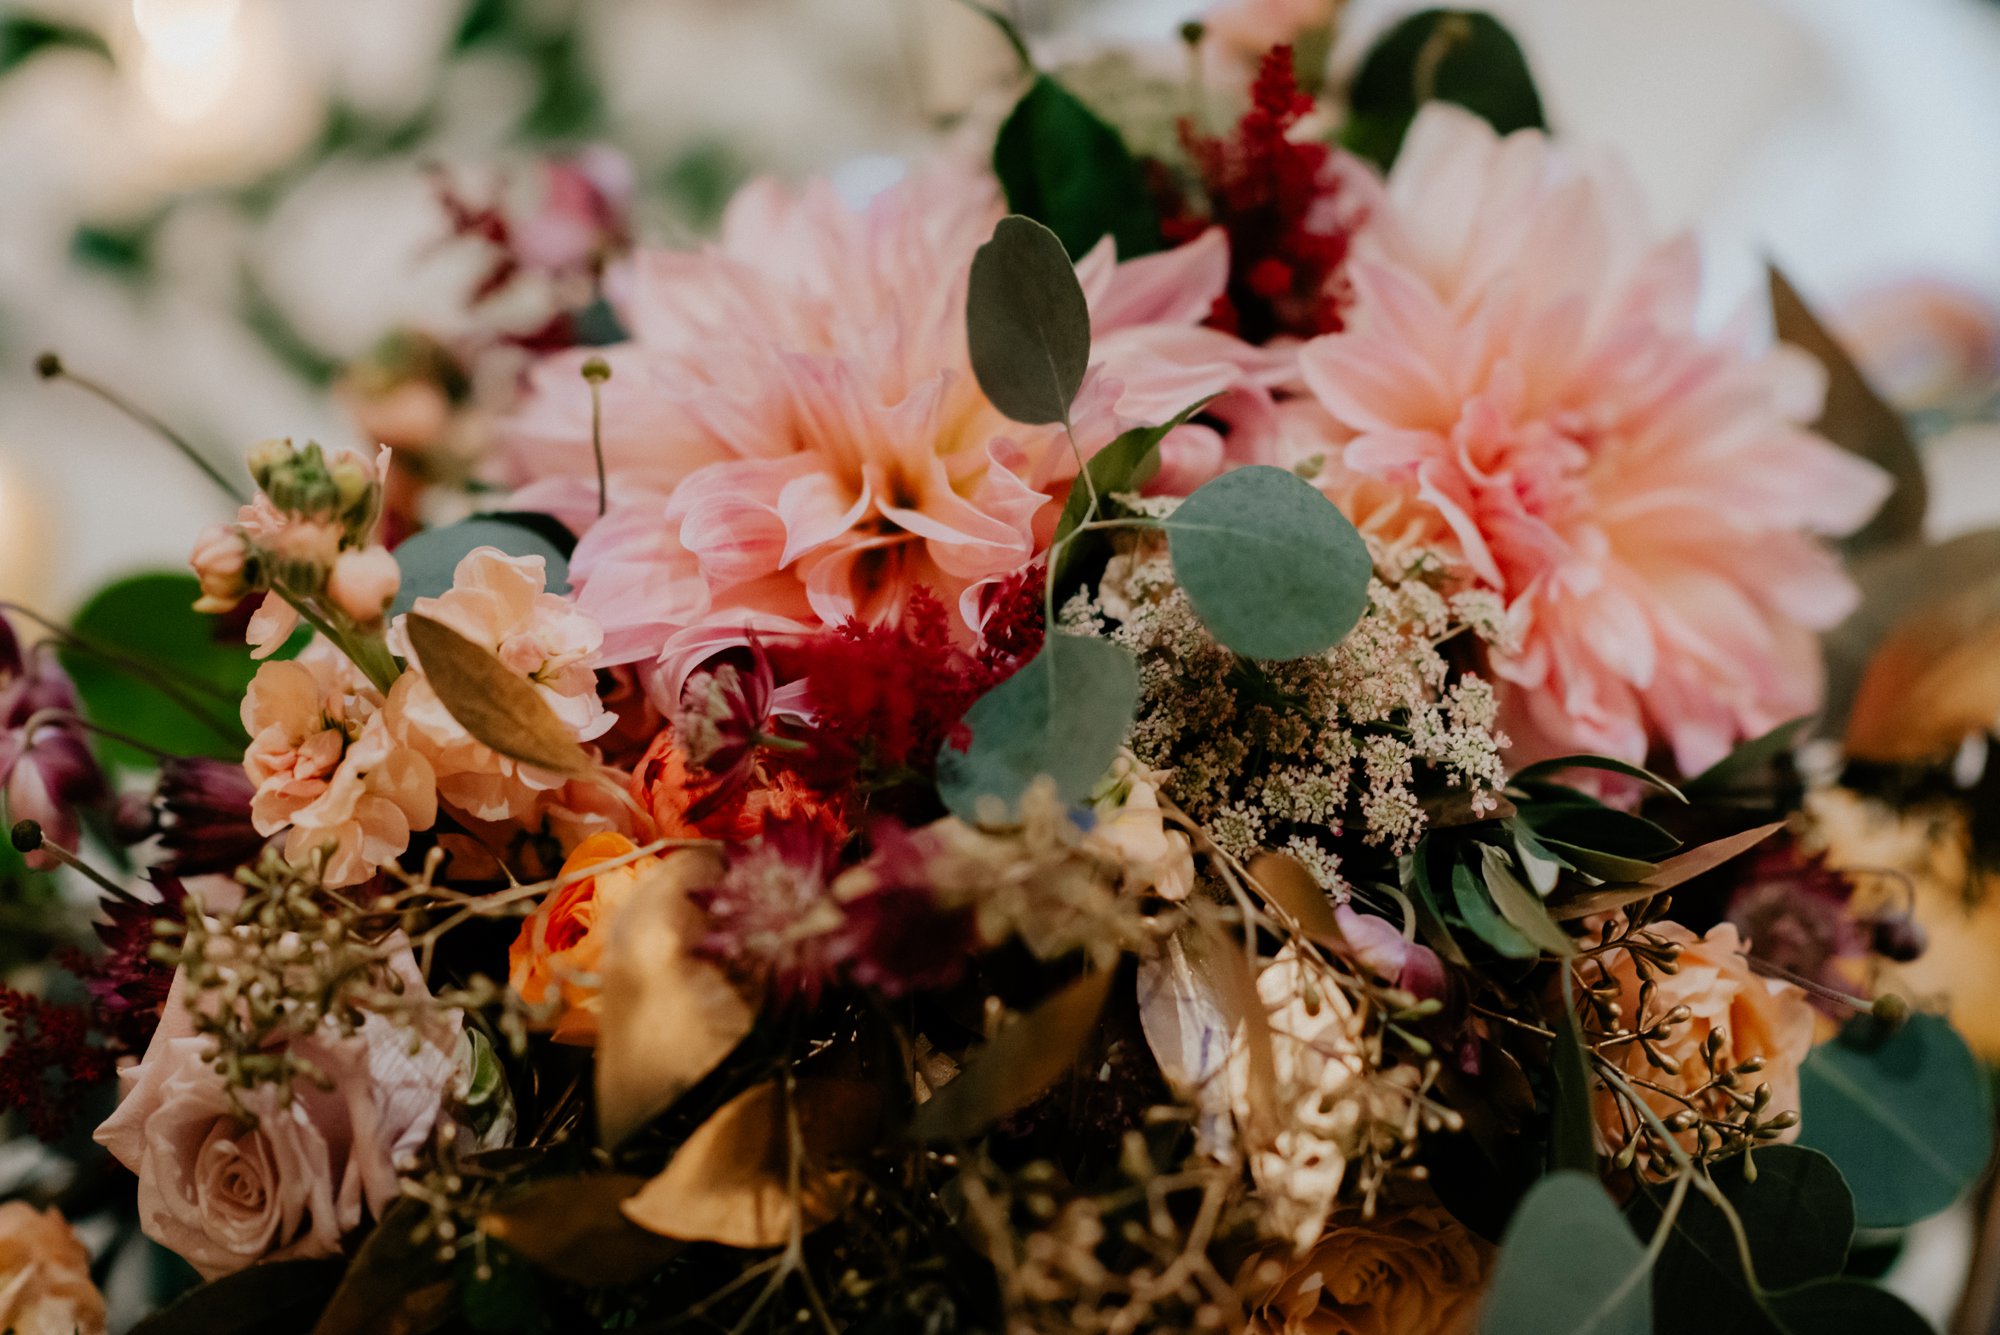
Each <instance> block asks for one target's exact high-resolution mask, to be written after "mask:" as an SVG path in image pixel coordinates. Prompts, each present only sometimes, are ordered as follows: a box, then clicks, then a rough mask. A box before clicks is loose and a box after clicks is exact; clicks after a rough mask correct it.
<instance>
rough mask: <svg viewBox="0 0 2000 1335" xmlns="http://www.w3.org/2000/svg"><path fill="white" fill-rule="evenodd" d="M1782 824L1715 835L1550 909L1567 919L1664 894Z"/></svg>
mask: <svg viewBox="0 0 2000 1335" xmlns="http://www.w3.org/2000/svg"><path fill="white" fill-rule="evenodd" d="M1784 828H1785V822H1783V821H1773V822H1772V823H1771V824H1769V825H1760V826H1758V827H1757V828H1756V829H1754V830H1745V831H1743V833H1741V834H1732V835H1730V836H1729V837H1728V838H1726V839H1717V840H1715V841H1713V842H1711V843H1706V844H1702V845H1700V846H1699V847H1696V848H1690V849H1688V850H1687V851H1686V852H1685V853H1677V854H1675V855H1674V856H1673V857H1670V858H1668V859H1667V860H1666V861H1665V862H1662V863H1659V864H1658V865H1656V866H1655V867H1654V868H1653V869H1652V870H1651V871H1649V872H1647V873H1646V874H1645V875H1644V876H1642V877H1640V878H1639V879H1638V880H1636V881H1630V882H1620V883H1617V884H1612V885H1607V886H1605V887H1604V888H1602V889H1600V890H1595V891H1592V892H1591V893H1589V894H1586V895H1578V896H1576V897H1575V898H1574V899H1568V900H1564V901H1563V902H1562V903H1560V904H1555V905H1551V906H1550V908H1549V913H1550V915H1551V916H1553V917H1554V918H1556V919H1557V920H1558V921H1562V922H1567V921H1569V920H1570V919H1572V918H1588V917H1589V916H1591V915H1592V914H1594V913H1608V912H1610V911H1611V910H1613V909H1620V908H1624V907H1625V906H1626V905H1627V904H1636V903H1638V902H1639V901H1640V900H1642V899H1651V898H1652V897H1653V896H1654V895H1659V894H1665V893H1666V892H1667V891H1669V890H1672V889H1673V888H1674V887H1676V886H1678V885H1681V884H1683V883H1685V882H1687V881H1691V880H1693V879H1694V878H1695V877H1697V876H1700V875H1702V874H1703V873H1704V872H1710V871H1713V870H1715V869H1716V868H1717V867H1720V866H1721V865H1722V864H1723V863H1725V862H1727V861H1729V860H1730V859H1731V858H1734V857H1738V856H1740V855H1741V854H1744V853H1747V852H1749V851H1750V850H1751V849H1753V848H1755V847H1756V846H1757V845H1758V844H1761V843H1763V842H1764V841H1765V840H1766V839H1769V838H1770V837H1771V836H1772V835H1774V834H1776V833H1777V832H1778V831H1780V830H1782V829H1784Z"/></svg>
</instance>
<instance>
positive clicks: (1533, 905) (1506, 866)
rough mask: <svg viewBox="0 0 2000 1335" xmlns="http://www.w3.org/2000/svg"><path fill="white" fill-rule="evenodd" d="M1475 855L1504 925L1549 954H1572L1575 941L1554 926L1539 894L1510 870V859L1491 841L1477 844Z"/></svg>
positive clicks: (1565, 956)
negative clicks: (1479, 861)
mask: <svg viewBox="0 0 2000 1335" xmlns="http://www.w3.org/2000/svg"><path fill="white" fill-rule="evenodd" d="M1479 856H1480V859H1481V860H1482V861H1483V862H1484V863H1485V869H1486V891H1487V893H1488V894H1490V895H1492V896H1493V906H1494V907H1495V908H1497V909H1499V910H1500V916H1501V917H1503V918H1505V919H1506V920H1507V925H1508V926H1509V927H1512V928H1513V929H1514V930H1515V931H1517V932H1519V933H1520V934H1521V935H1522V936H1524V937H1526V938H1527V939H1528V940H1529V941H1532V942H1533V943H1534V944H1535V945H1537V946H1539V947H1540V948H1541V949H1543V950H1545V951H1547V952H1548V953H1549V954H1551V955H1558V956H1562V957H1564V958H1567V957H1569V956H1570V955H1573V954H1575V953H1576V942H1574V941H1572V940H1571V939H1570V936H1569V933H1567V932H1565V931H1563V929H1562V928H1560V927H1558V926H1556V924H1555V921H1554V919H1552V918H1550V917H1549V912H1548V910H1547V909H1546V908H1544V907H1542V901H1541V898H1540V897H1539V896H1537V895H1536V894H1535V892H1534V891H1533V890H1530V889H1529V888H1528V887H1527V886H1525V885H1523V884H1522V883H1521V878H1520V877H1518V876H1516V875H1515V874H1514V863H1513V859H1511V858H1509V857H1508V856H1507V854H1506V853H1505V852H1504V851H1503V850H1501V849H1499V848H1495V847H1494V846H1493V845H1492V844H1481V845H1480V846H1479Z"/></svg>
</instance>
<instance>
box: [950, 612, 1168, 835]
mask: <svg viewBox="0 0 2000 1335" xmlns="http://www.w3.org/2000/svg"><path fill="white" fill-rule="evenodd" d="M1138 707H1139V669H1138V666H1137V664H1135V663H1134V662H1133V661H1132V656H1131V655H1130V654H1128V653H1126V652H1125V650H1123V649H1121V648H1119V647H1118V646H1117V645H1115V644H1113V643H1111V642H1110V641H1109V640H1101V639H1095V638H1090V637H1085V636H1079V635H1051V636H1049V637H1048V640H1047V642H1046V643H1045V644H1044V645H1043V646H1042V651H1041V652H1040V653H1039V654H1036V655H1035V657H1034V658H1032V659H1030V660H1029V662H1028V663H1027V665H1026V666H1025V667H1023V668H1022V669H1021V670H1020V671H1019V672H1016V673H1015V674H1014V675H1013V676H1011V677H1009V678H1008V679H1007V680H1006V681H1003V682H1001V683H1000V685H998V686H996V687H994V688H993V689H992V690H991V691H988V692H987V693H986V694H985V695H984V696H982V697H980V698H979V700H978V701H976V702H975V703H974V704H973V706H972V708H971V709H970V710H969V711H967V713H966V715H965V724H966V727H967V728H969V729H970V730H971V732H972V741H971V744H970V745H969V746H967V747H966V749H965V750H963V751H960V750H958V749H956V748H954V747H952V746H950V745H946V746H945V747H944V748H943V749H942V750H940V751H939V752H938V761H937V773H938V793H939V795H940V796H941V797H943V798H944V801H945V805H946V806H948V807H950V808H951V810H952V811H953V812H954V813H955V814H957V815H958V816H959V817H960V818H962V819H964V820H967V821H973V822H978V821H980V820H982V819H985V818H987V817H990V815H991V814H992V810H991V806H990V804H993V803H997V804H998V805H999V807H1000V808H1001V809H1004V810H1005V811H1008V812H1011V811H1013V810H1014V808H1015V806H1016V804H1018V803H1019V801H1020V800H1021V795H1022V794H1023V793H1025V792H1026V791H1027V790H1028V785H1029V784H1031V783H1033V782H1034V781H1035V779H1036V778H1038V777H1039V776H1041V775H1048V776H1049V777H1050V778H1052V779H1054V780H1055V785H1056V793H1057V795H1058V796H1060V797H1061V798H1062V799H1063V800H1064V801H1065V802H1081V801H1083V800H1084V799H1085V798H1087V797H1089V796H1090V791H1091V789H1093V788H1095V787H1096V786H1097V781H1098V780H1099V779H1101V778H1103V777H1104V771H1105V770H1107V769H1109V768H1111V762H1112V761H1113V760H1115V759H1116V758H1117V756H1118V748H1119V746H1121V745H1122V744H1123V743H1124V741H1125V732H1126V729H1128V728H1129V727H1131V725H1132V717H1133V714H1134V713H1135V712H1136V711H1137V709H1138Z"/></svg>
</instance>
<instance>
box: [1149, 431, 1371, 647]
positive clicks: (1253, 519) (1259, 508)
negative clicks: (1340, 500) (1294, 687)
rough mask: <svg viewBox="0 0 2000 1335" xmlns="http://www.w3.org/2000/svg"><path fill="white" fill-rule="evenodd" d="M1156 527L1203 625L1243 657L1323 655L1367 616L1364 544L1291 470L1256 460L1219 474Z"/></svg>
mask: <svg viewBox="0 0 2000 1335" xmlns="http://www.w3.org/2000/svg"><path fill="white" fill-rule="evenodd" d="M1161 526H1162V527H1163V528H1165V529H1166V531H1167V545H1168V549H1169V551H1170V552H1171V554H1172V556H1173V562H1174V576H1175V578H1176V579H1178V580H1179V581H1180V585H1181V587H1182V588H1183V589H1185V590H1186V591H1187V596H1188V600H1189V601H1190V602H1192V603H1193V604H1194V610H1195V612H1196V613H1197V614H1198V615H1199V616H1200V617H1201V620H1202V624H1203V625H1205V626H1207V627H1208V629H1209V631H1210V632H1211V633H1212V634H1213V635H1214V636H1215V638H1216V639H1217V640H1219V641H1221V642H1222V643H1223V644H1224V645H1225V646H1227V647H1228V648H1230V649H1233V650H1235V651H1236V652H1237V653H1239V654H1242V655H1244V656H1245V657H1246V658H1263V659H1290V658H1303V657H1305V656H1306V655H1307V654H1317V653H1323V652H1325V651H1326V650H1328V649H1331V648H1332V647H1333V646H1334V645H1336V644H1339V643H1340V641H1341V640H1342V639H1344V638H1345V637H1346V635H1347V632H1348V631H1350V630H1352V629H1353V628H1354V623H1355V622H1356V621H1359V620H1360V619H1361V614H1362V612H1364V611H1366V610H1367V607H1368V581H1369V578H1370V577H1371V576H1372V575H1373V573H1374V562H1373V560H1372V559H1371V558H1370V557H1369V555H1368V544H1367V543H1365V542H1363V541H1362V540H1361V535H1360V534H1359V533H1357V532H1355V529H1354V525H1353V524H1351V523H1349V522H1348V519H1347V516H1346V515H1343V514H1342V513H1340V511H1339V510H1338V509H1337V508H1336V507H1335V506H1334V504H1333V502H1332V501H1330V500H1328V499H1327V498H1326V497H1325V495H1324V494H1322V493H1321V492H1320V491H1318V490H1317V489H1316V488H1314V487H1313V485H1312V484H1311V483H1309V482H1307V481H1305V480H1304V479H1303V478H1301V477H1299V476H1298V475H1297V474H1296V473H1292V472H1290V471H1288V470H1286V469H1283V468H1272V467H1270V466H1268V465H1262V464H1259V465H1254V466H1252V467H1248V468H1238V469H1235V470H1233V471H1231V472H1227V473H1224V474H1223V475H1222V476H1221V477H1218V478H1216V479H1215V480H1214V481H1212V482H1209V483H1208V484H1206V485H1205V486H1203V487H1201V488H1199V489H1198V490H1197V491H1196V492H1195V493H1194V494H1193V495H1192V496H1190V497H1188V498H1187V500H1185V501H1184V502H1182V503H1181V505H1180V507H1179V508H1178V509H1176V510H1175V511H1174V512H1173V513H1172V514H1171V515H1169V516H1167V518H1166V519H1165V520H1163V521H1162V524H1161Z"/></svg>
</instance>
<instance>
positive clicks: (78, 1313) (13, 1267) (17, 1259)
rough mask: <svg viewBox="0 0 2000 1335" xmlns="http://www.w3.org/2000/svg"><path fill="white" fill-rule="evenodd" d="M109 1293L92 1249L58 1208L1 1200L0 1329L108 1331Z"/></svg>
mask: <svg viewBox="0 0 2000 1335" xmlns="http://www.w3.org/2000/svg"><path fill="white" fill-rule="evenodd" d="M104 1320H105V1313H104V1295H103V1294H101V1293H99V1292H98V1291H97V1286H96V1285H95V1284H93V1283H91V1282H90V1253H89V1252H88V1251H86V1250H84V1246H83V1243H81V1242H79V1241H78V1240H77V1236H76V1234H75V1232H74V1231H72V1230H71V1228H70V1226H69V1221H67V1220H65V1219H64V1218H63V1217H62V1215H60V1214H58V1213H57V1212H56V1211H54V1210H37V1209H36V1208H35V1207H34V1206H32V1205H30V1204H28V1203H27V1202H26V1201H8V1202H7V1203H6V1204H4V1205H0V1330H5V1331H8V1332H9V1335H104V1328H105V1327H104Z"/></svg>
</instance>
